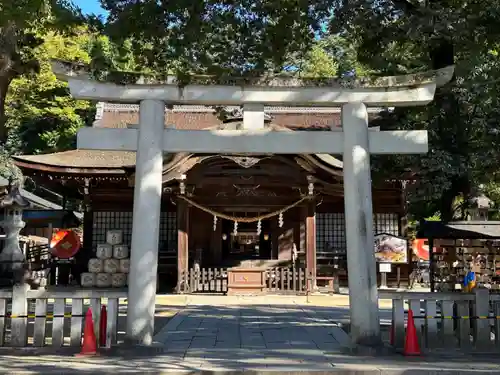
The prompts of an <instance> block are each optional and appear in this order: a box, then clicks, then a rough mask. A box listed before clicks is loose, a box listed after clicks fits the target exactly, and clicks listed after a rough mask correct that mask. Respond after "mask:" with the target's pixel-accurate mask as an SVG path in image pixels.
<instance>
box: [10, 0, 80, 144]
mask: <svg viewBox="0 0 500 375" xmlns="http://www.w3.org/2000/svg"><path fill="white" fill-rule="evenodd" d="M0 14H1V17H0V144H2V145H3V144H4V143H5V142H6V140H7V128H6V126H5V124H6V122H7V117H6V113H5V104H6V98H7V94H8V91H9V87H10V84H11V82H12V81H13V80H14V79H16V78H18V77H20V76H22V75H25V74H29V73H33V72H38V71H39V69H40V64H39V61H38V59H37V56H36V53H35V50H36V48H37V47H39V46H40V45H41V44H42V43H43V35H44V34H45V33H46V32H47V31H48V30H64V29H66V28H67V26H68V25H69V24H70V23H72V22H73V21H76V20H78V19H79V14H78V11H77V10H76V9H75V8H74V7H73V6H72V4H71V2H69V1H66V0H16V1H14V0H5V1H2V2H0Z"/></svg>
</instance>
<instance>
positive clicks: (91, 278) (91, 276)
mask: <svg viewBox="0 0 500 375" xmlns="http://www.w3.org/2000/svg"><path fill="white" fill-rule="evenodd" d="M80 283H81V284H82V286H83V287H85V288H91V287H93V286H95V284H96V274H95V273H90V272H83V273H82V274H81V276H80Z"/></svg>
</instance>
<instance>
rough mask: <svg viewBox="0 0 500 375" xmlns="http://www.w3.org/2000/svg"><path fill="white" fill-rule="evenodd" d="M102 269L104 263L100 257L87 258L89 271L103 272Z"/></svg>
mask: <svg viewBox="0 0 500 375" xmlns="http://www.w3.org/2000/svg"><path fill="white" fill-rule="evenodd" d="M103 270H104V265H103V260H102V259H98V258H93V259H90V260H89V272H91V273H99V272H103Z"/></svg>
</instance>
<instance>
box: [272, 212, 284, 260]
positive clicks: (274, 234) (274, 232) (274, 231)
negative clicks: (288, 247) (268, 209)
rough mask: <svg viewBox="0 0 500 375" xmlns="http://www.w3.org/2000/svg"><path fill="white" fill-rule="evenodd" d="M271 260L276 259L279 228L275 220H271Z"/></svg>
mask: <svg viewBox="0 0 500 375" xmlns="http://www.w3.org/2000/svg"><path fill="white" fill-rule="evenodd" d="M270 227H271V246H272V247H271V259H278V253H279V241H278V238H279V235H280V229H281V228H280V227H279V226H278V222H277V219H276V218H272V219H271V225H270Z"/></svg>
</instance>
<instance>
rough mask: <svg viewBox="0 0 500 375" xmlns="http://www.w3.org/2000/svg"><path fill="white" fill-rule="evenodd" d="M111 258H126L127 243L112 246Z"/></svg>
mask: <svg viewBox="0 0 500 375" xmlns="http://www.w3.org/2000/svg"><path fill="white" fill-rule="evenodd" d="M113 258H116V259H125V258H128V246H127V245H115V246H113Z"/></svg>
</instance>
